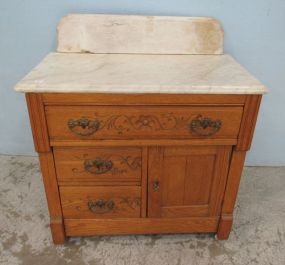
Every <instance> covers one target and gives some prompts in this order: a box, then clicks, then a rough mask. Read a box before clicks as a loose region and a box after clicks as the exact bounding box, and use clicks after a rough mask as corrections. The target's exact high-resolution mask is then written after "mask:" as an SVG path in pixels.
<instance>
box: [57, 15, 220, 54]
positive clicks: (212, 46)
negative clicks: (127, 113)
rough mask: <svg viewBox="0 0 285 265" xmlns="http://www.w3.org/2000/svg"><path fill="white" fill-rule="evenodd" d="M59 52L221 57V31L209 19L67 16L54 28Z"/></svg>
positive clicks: (217, 23)
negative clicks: (214, 55)
mask: <svg viewBox="0 0 285 265" xmlns="http://www.w3.org/2000/svg"><path fill="white" fill-rule="evenodd" d="M57 36H58V38H57V39H58V43H57V44H58V45H57V51H58V52H89V53H135V54H222V53H223V45H224V31H223V29H222V26H221V24H220V23H219V22H218V21H217V20H216V19H214V18H210V17H175V16H171V17H165V16H134V15H110V14H69V15H67V16H65V17H63V18H62V19H61V21H60V23H59V25H58V27H57Z"/></svg>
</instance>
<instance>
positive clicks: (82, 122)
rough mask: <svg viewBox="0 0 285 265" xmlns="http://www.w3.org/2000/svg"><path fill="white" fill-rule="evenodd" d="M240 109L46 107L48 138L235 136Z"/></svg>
mask: <svg viewBox="0 0 285 265" xmlns="http://www.w3.org/2000/svg"><path fill="white" fill-rule="evenodd" d="M242 111H243V108H242V107H239V106H234V107H222V106H221V107H220V106H205V107H201V106H190V107H189V106H187V107H174V106H156V107H153V106H148V107H146V106H122V107H111V106H47V107H46V117H47V123H48V130H49V135H50V138H51V140H84V139H86V140H90V139H150V138H154V139H161V138H182V139H183V138H184V139H185V138H198V139H201V138H224V139H225V138H228V139H233V138H237V135H238V132H239V128H240V123H241V117H242Z"/></svg>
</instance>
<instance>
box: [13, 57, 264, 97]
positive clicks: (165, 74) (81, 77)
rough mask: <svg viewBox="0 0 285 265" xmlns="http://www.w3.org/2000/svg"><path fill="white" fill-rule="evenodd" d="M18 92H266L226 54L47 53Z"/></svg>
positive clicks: (23, 81) (20, 83) (19, 84)
mask: <svg viewBox="0 0 285 265" xmlns="http://www.w3.org/2000/svg"><path fill="white" fill-rule="evenodd" d="M15 89H16V90H17V91H21V92H36V93H41V92H61V93H68V92H75V93H173V94H186V93H187V94H264V93H266V88H265V87H264V85H263V84H261V83H260V82H259V81H258V80H257V79H255V78H254V77H253V76H252V75H251V74H250V73H248V72H247V71H246V70H245V69H244V68H243V67H242V66H241V65H240V64H238V63H237V62H236V61H235V60H234V59H233V58H232V57H231V56H230V55H142V54H86V53H50V54H49V55H48V56H47V57H46V58H45V59H44V60H43V61H42V62H41V63H40V64H39V65H38V66H37V67H36V68H35V69H34V70H32V71H31V72H30V73H29V74H28V75H27V76H26V77H25V78H24V79H23V80H22V81H20V82H19V83H18V84H17V86H16V88H15Z"/></svg>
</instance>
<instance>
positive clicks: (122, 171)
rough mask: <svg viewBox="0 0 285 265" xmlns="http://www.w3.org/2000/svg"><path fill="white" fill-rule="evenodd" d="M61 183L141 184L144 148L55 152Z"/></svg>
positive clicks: (72, 149)
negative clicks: (142, 150)
mask: <svg viewBox="0 0 285 265" xmlns="http://www.w3.org/2000/svg"><path fill="white" fill-rule="evenodd" d="M54 157H55V165H56V171H57V178H58V181H59V183H62V182H70V181H72V182H80V183H82V184H83V183H87V182H90V183H94V184H95V183H96V182H98V183H100V182H112V183H113V182H127V181H129V182H134V181H136V182H139V181H140V180H141V169H142V154H141V149H140V148H124V147H112V148H54Z"/></svg>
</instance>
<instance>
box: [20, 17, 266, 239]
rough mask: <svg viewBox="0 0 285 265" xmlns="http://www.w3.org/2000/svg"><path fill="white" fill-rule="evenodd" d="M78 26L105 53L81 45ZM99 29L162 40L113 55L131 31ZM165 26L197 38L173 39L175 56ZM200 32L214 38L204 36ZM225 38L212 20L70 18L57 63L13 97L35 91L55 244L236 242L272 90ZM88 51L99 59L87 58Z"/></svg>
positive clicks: (49, 61)
mask: <svg viewBox="0 0 285 265" xmlns="http://www.w3.org/2000/svg"><path fill="white" fill-rule="evenodd" d="M78 16H79V17H80V18H81V20H80V21H81V22H82V21H84V23H85V24H84V23H83V22H82V23H83V24H84V25H83V26H84V27H86V29H85V30H86V31H87V33H86V34H87V35H88V34H89V33H90V34H91V32H92V34H95V33H96V34H98V35H99V39H101V40H102V43H103V44H105V46H104V45H103V44H102V43H101V44H100V43H99V44H98V43H96V42H94V43H92V42H88V43H87V44H86V43H83V42H84V40H82V38H81V39H79V40H74V39H73V38H75V37H74V36H76V34H77V32H70V28H72V29H73V30H74V31H76V27H72V25H73V23H75V22H76V19H77V18H78ZM85 19H86V21H85ZM132 19H135V20H139V21H140V23H141V24H142V25H144V26H142V25H141V24H138V25H134V24H132ZM93 20H94V21H93ZM102 20H103V22H102ZM92 21H93V22H94V23H91V22H92ZM126 21H128V23H127V24H124V23H126ZM78 23H79V22H78ZM96 23H97V24H96ZM100 23H101V24H102V23H103V26H104V25H106V23H107V24H108V23H109V24H110V25H111V26H112V25H116V23H121V24H122V25H125V30H127V29H129V30H130V31H131V32H133V34H134V32H137V31H138V32H141V31H140V30H138V29H137V27H146V28H149V27H152V30H153V32H156V35H158V36H157V38H156V40H153V39H154V37H153V36H152V35H151V33H149V34H150V35H149V34H148V33H147V31H146V33H144V34H145V35H144V36H141V37H140V39H136V38H135V37H132V38H133V39H132V40H131V42H130V43H128V41H127V39H126V40H125V41H126V43H127V44H126V45H121V46H120V45H119V44H118V45H117V46H116V45H115V44H114V43H113V46H112V45H111V44H110V43H106V42H107V39H106V38H107V37H106V36H109V37H110V36H113V37H114V36H117V35H116V34H121V35H122V34H123V35H122V36H123V37H126V36H125V35H124V34H126V33H124V30H122V31H120V32H117V30H118V29H116V28H115V29H113V31H112V32H109V31H108V30H110V29H109V27H107V29H106V30H105V31H104V30H103V29H102V27H103V26H102V25H101V24H100ZM104 23H105V24H104ZM149 23H152V24H151V25H150V24H149ZM163 23H164V24H165V23H166V24H169V25H173V26H175V27H176V28H177V25H180V27H181V28H182V29H184V28H185V25H186V26H187V25H188V27H189V28H190V31H189V32H188V33H189V34H190V35H191V34H192V35H191V36H192V37H191V38H190V39H187V38H186V37H185V36H184V35H185V33H184V34H182V35H181V36H178V37H177V36H176V37H177V38H178V39H177V40H176V46H175V45H174V46H173V45H170V46H169V48H168V49H169V55H165V54H164V53H165V50H163V48H161V49H162V50H160V47H164V46H163V42H164V41H165V42H167V41H169V40H168V39H166V40H163V39H162V40H161V38H159V34H162V31H163V28H162V29H161V28H160V27H162V25H164V24H163ZM195 23H198V24H199V23H200V24H201V23H202V24H201V25H200V24H199V25H200V27H202V29H203V26H205V27H208V28H209V27H210V28H211V32H210V33H209V34H208V35H207V34H206V35H205V34H204V35H203V34H202V33H201V35H199V32H198V33H197V31H195V34H196V35H195V34H194V31H193V32H192V31H191V27H193V24H195ZM203 23H204V24H203ZM109 24H108V25H109ZM111 26H110V27H111ZM194 26H195V25H194ZM65 27H66V28H65ZM69 27H70V28H69ZM170 27H171V26H170ZM195 27H196V26H195ZM90 28H91V29H90ZM103 28H104V27H103ZM88 30H89V31H88ZM170 31H171V29H170ZM88 32H89V33H88ZM94 32H95V33H94ZM68 34H70V35H68ZM110 34H111V35H110ZM112 34H113V35H112ZM193 34H194V35H193ZM197 34H198V35H197ZM77 35H78V34H77ZM178 35H179V34H178ZM135 36H137V38H139V37H138V34H137V35H135ZM212 36H215V38H213V37H212ZM222 36H223V34H222V31H221V28H220V26H219V24H218V23H217V22H216V21H215V20H213V19H209V18H204V19H203V18H195V19H193V18H192V19H191V18H175V17H174V18H163V17H153V18H152V22H150V20H149V18H145V17H127V16H102V15H101V16H100V15H73V16H69V17H67V18H65V19H64V22H61V27H59V48H58V49H59V51H60V52H62V53H52V54H50V55H49V56H48V57H47V58H46V59H45V60H44V61H43V63H42V64H40V65H39V66H38V67H37V68H36V69H35V70H34V71H33V72H32V73H30V74H29V75H28V76H27V77H26V78H25V79H24V80H22V81H21V82H20V83H19V84H18V85H17V87H16V89H17V90H18V91H23V92H25V93H26V98H27V104H28V109H29V114H30V120H31V126H32V131H33V137H34V143H35V147H36V150H37V152H38V153H39V158H40V164H41V169H42V175H43V181H44V185H45V190H46V195H47V201H48V206H49V211H50V217H51V221H50V224H51V231H52V236H53V240H54V242H55V243H63V242H64V240H65V238H66V236H67V237H68V236H92V235H110V234H151V233H188V232H213V233H217V237H218V239H227V238H228V236H229V233H230V230H231V227H232V223H233V210H234V205H235V201H236V196H237V192H238V187H239V181H240V177H241V173H242V168H243V164H244V159H245V155H246V152H247V150H249V148H250V144H251V140H252V136H253V132H254V128H255V122H256V119H257V114H258V109H259V105H260V101H261V95H262V94H263V93H264V92H265V88H264V87H263V85H262V84H260V83H259V81H257V80H256V79H254V78H253V77H252V76H250V74H248V73H247V72H246V71H245V70H244V69H243V68H242V67H241V66H240V65H238V64H237V63H235V61H234V60H233V59H232V58H231V57H230V56H228V55H222V47H221V45H222ZM182 37H183V38H184V39H183V43H182V40H180V39H179V38H182ZM148 38H149V39H148ZM185 38H186V39H185ZM195 38H198V39H199V43H200V45H198V46H197V47H198V48H197V47H196V48H195V47H194V46H195V45H197V43H196V42H195V41H194V40H195ZM211 38H213V39H211ZM145 39H147V40H146V41H145V43H144V44H140V43H141V42H142V41H143V40H145ZM220 39H221V40H220ZM108 40H109V42H110V38H109V39H108ZM150 40H151V41H152V42H153V43H152V45H149V46H148V45H147V43H149V42H150ZM111 41H112V40H111ZM170 41H171V40H170ZM160 42H162V43H160ZM180 42H181V43H180ZM184 42H189V43H188V45H190V47H191V48H193V47H194V48H193V49H192V50H191V49H190V50H189V48H187V47H188V46H187V47H184V46H185V43H184ZM202 42H204V44H203V45H202V44H201V43H202ZM80 45H83V46H84V47H85V49H87V51H89V52H93V53H96V51H98V54H82V53H78V52H80V49H81V46H80ZM108 45H109V46H108ZM140 45H141V48H140ZM191 45H192V46H191ZM125 46H127V47H125ZM114 47H116V48H114ZM173 47H176V49H174V50H172V48H173ZM77 49H79V50H77ZM88 49H89V50H88ZM110 49H115V52H113V53H114V54H110V53H112V52H110ZM124 49H128V50H129V51H130V53H132V54H121V53H124ZM199 49H200V50H199ZM140 50H141V51H142V52H141V54H140V52H139V51H140ZM145 50H147V51H149V53H150V54H149V55H147V54H145V53H147V52H146V51H145ZM102 53H103V54H102ZM204 53H205V54H209V55H205V54H204ZM181 54H183V55H181ZM194 54H195V55H194ZM199 54H204V55H199ZM210 54H213V55H210Z"/></svg>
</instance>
